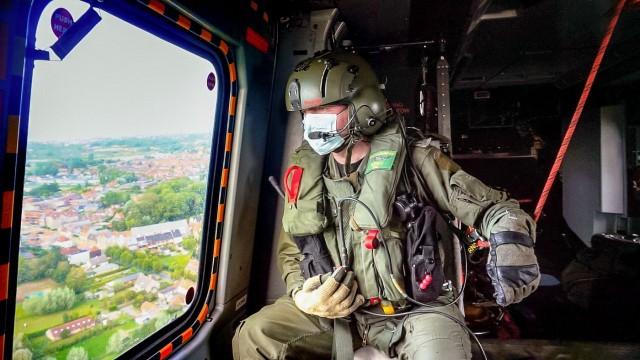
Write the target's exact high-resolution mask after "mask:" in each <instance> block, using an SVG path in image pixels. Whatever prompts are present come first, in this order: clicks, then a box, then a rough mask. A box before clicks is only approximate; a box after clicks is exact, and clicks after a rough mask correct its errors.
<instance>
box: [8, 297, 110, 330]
mask: <svg viewBox="0 0 640 360" xmlns="http://www.w3.org/2000/svg"><path fill="white" fill-rule="evenodd" d="M99 310H102V301H101V300H88V301H82V302H81V303H80V304H78V305H76V306H75V307H73V308H71V309H70V310H63V311H58V312H55V313H52V314H46V315H29V316H25V312H24V309H23V308H22V304H21V303H18V305H17V306H16V324H15V332H16V333H24V334H25V335H28V334H32V333H35V332H38V331H43V330H44V331H46V330H47V329H49V328H51V327H53V326H56V325H60V324H62V323H64V320H63V315H64V314H65V313H75V314H77V315H78V317H83V316H85V315H95V314H96V313H97V312H98V311H99Z"/></svg>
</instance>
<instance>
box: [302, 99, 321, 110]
mask: <svg viewBox="0 0 640 360" xmlns="http://www.w3.org/2000/svg"><path fill="white" fill-rule="evenodd" d="M303 104H304V107H305V108H306V107H316V106H320V104H322V98H315V99H306V100H305V101H304V102H303Z"/></svg>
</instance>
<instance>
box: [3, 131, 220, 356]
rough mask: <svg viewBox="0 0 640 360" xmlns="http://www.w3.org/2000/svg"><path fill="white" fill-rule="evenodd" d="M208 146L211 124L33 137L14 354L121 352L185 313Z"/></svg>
mask: <svg viewBox="0 0 640 360" xmlns="http://www.w3.org/2000/svg"><path fill="white" fill-rule="evenodd" d="M210 146H211V136H210V135H207V134H191V135H175V136H154V137H132V138H119V139H93V140H87V141H81V142H30V143H29V144H28V149H27V163H26V169H25V181H24V198H23V202H22V221H21V229H20V230H21V231H20V257H19V265H18V287H17V294H16V299H17V305H16V318H15V327H14V329H15V330H14V335H15V340H14V342H13V357H14V359H74V360H75V359H113V358H115V357H117V356H118V355H120V354H121V353H123V352H124V351H126V350H127V349H129V348H130V347H131V346H133V345H135V344H136V343H138V342H140V341H141V340H142V339H144V338H145V337H147V336H148V335H150V334H152V333H153V332H155V331H157V330H158V329H160V328H162V327H163V326H165V325H167V324H168V323H169V322H171V320H172V319H174V318H176V317H177V316H180V315H181V314H183V313H184V311H185V310H186V309H187V307H188V306H189V304H188V303H187V301H189V300H188V298H189V297H186V294H187V292H188V291H189V289H191V288H195V287H196V286H195V285H196V283H197V280H198V279H197V277H198V270H199V258H200V241H201V236H202V222H203V218H204V206H205V205H204V204H205V196H206V187H207V176H208V170H209V159H210Z"/></svg>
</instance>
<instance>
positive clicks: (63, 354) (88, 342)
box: [56, 320, 137, 360]
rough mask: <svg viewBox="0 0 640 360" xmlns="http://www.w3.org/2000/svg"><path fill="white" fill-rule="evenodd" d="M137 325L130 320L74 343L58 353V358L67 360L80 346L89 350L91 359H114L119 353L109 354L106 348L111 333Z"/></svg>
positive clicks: (130, 328) (133, 327)
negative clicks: (73, 348) (73, 349)
mask: <svg viewBox="0 0 640 360" xmlns="http://www.w3.org/2000/svg"><path fill="white" fill-rule="evenodd" d="M136 326H137V324H136V323H135V322H134V321H133V320H129V321H127V322H126V323H125V324H123V325H120V326H117V327H114V328H111V329H108V330H106V331H104V332H103V333H101V334H99V335H96V336H93V337H91V338H88V339H84V340H82V341H80V342H78V343H75V344H73V346H69V347H68V348H66V349H64V350H63V351H60V352H58V354H56V359H58V360H66V358H67V354H68V353H69V351H70V350H71V348H72V347H74V346H80V347H83V348H84V349H85V350H87V352H89V359H92V360H103V359H113V358H114V357H115V356H116V355H117V354H107V350H106V348H107V343H108V342H109V337H111V335H113V334H115V333H116V332H118V331H119V330H132V329H135V328H136Z"/></svg>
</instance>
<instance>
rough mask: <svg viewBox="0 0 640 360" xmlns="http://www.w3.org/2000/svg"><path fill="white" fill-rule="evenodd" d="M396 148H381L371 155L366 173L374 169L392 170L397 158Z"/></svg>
mask: <svg viewBox="0 0 640 360" xmlns="http://www.w3.org/2000/svg"><path fill="white" fill-rule="evenodd" d="M397 153H398V152H397V151H396V150H380V151H376V152H374V153H373V154H371V156H369V162H368V163H367V169H366V170H365V174H368V173H370V172H372V171H374V170H391V169H392V168H393V163H394V162H395V160H396V154H397Z"/></svg>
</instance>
